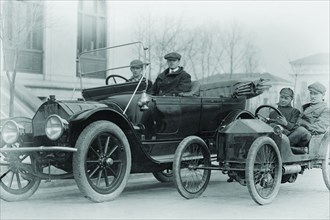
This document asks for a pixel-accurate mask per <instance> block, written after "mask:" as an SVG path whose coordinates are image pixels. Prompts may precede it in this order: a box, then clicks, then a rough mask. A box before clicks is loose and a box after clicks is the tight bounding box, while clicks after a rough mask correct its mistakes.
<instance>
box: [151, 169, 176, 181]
mask: <svg viewBox="0 0 330 220" xmlns="http://www.w3.org/2000/svg"><path fill="white" fill-rule="evenodd" d="M152 175H154V177H155V178H156V179H157V180H158V181H159V182H161V183H169V182H172V181H173V171H172V172H171V173H170V174H167V173H164V171H157V172H153V173H152Z"/></svg>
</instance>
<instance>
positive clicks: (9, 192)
mask: <svg viewBox="0 0 330 220" xmlns="http://www.w3.org/2000/svg"><path fill="white" fill-rule="evenodd" d="M13 146H15V145H13ZM6 147H8V146H7V145H5V146H4V148H6ZM10 147H12V146H10ZM36 169H37V163H36V160H35V159H34V156H33V154H23V155H19V154H15V153H1V154H0V186H1V187H0V198H1V199H3V200H5V201H8V202H13V201H21V200H26V199H28V198H29V197H31V196H32V195H33V194H34V193H35V192H36V190H37V189H38V187H39V185H40V181H41V180H40V178H38V177H36V176H34V175H33V173H34V172H35V171H36Z"/></svg>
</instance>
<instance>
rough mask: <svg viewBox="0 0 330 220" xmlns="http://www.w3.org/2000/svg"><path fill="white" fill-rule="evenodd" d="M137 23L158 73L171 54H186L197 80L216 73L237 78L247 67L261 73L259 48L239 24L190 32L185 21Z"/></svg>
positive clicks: (144, 19) (184, 61) (145, 19)
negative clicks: (233, 75) (165, 58)
mask: <svg viewBox="0 0 330 220" xmlns="http://www.w3.org/2000/svg"><path fill="white" fill-rule="evenodd" d="M137 20H138V22H137V23H138V25H137V29H136V34H135V36H138V37H139V40H141V41H143V42H147V44H148V47H149V52H150V56H149V58H150V61H152V62H151V63H152V68H150V69H152V71H154V72H157V73H160V72H161V71H162V70H163V69H164V66H165V64H166V63H165V61H164V58H163V57H164V54H166V53H167V52H170V51H178V52H180V53H182V55H183V57H182V60H181V63H182V64H183V65H184V66H186V70H187V71H188V72H189V73H190V74H191V75H192V76H194V77H195V78H196V80H202V81H203V80H204V78H208V77H210V76H212V75H214V74H216V73H230V74H233V73H234V72H236V71H238V70H243V68H244V67H245V69H246V71H249V72H253V71H255V70H256V69H257V66H258V62H257V53H258V51H257V48H256V46H255V45H254V44H253V41H252V40H251V39H250V38H247V37H246V36H245V35H244V32H243V29H242V28H241V26H240V25H239V24H238V23H231V24H230V25H229V27H227V28H221V27H222V26H221V25H219V24H216V25H208V26H202V27H194V28H192V29H190V30H188V29H186V28H183V25H182V22H181V20H175V19H173V18H172V19H167V18H166V17H165V18H163V19H160V18H157V19H152V18H151V17H150V15H149V16H147V17H141V18H140V19H137ZM155 20H157V23H156V22H153V21H155ZM157 25H158V26H157ZM150 75H151V74H150Z"/></svg>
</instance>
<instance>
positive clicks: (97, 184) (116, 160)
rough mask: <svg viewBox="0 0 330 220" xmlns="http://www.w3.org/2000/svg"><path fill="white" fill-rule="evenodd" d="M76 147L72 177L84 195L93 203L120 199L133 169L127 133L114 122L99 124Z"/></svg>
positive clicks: (82, 137)
mask: <svg viewBox="0 0 330 220" xmlns="http://www.w3.org/2000/svg"><path fill="white" fill-rule="evenodd" d="M76 148H77V150H78V151H77V152H76V153H75V154H74V155H73V175H74V178H75V180H76V182H77V185H78V187H79V189H80V191H81V192H82V193H83V194H84V196H85V197H87V198H88V199H90V200H92V201H94V202H104V201H108V200H113V199H115V198H116V197H117V196H119V194H120V193H121V192H122V191H123V190H124V188H125V186H126V183H127V180H128V176H129V174H130V170H131V151H130V147H129V143H128V140H127V138H126V136H125V134H124V132H123V131H122V130H121V129H120V128H119V127H118V126H117V125H115V124H114V123H112V122H109V121H97V122H94V123H92V124H90V125H89V126H87V127H86V128H85V129H84V130H83V132H82V133H81V134H80V136H79V138H78V140H77V143H76Z"/></svg>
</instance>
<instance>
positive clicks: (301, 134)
mask: <svg viewBox="0 0 330 220" xmlns="http://www.w3.org/2000/svg"><path fill="white" fill-rule="evenodd" d="M308 90H309V94H310V103H307V104H305V105H303V106H302V110H303V112H302V113H301V114H300V116H299V118H298V121H297V125H298V126H299V127H298V128H297V129H295V130H294V132H292V133H291V134H290V135H289V140H290V143H291V145H294V146H299V147H304V146H307V145H308V143H309V141H310V139H311V137H312V135H315V134H323V133H325V132H326V131H327V130H328V129H329V124H330V122H329V121H330V118H329V117H330V109H329V107H328V105H327V104H326V103H325V102H324V99H323V98H324V95H325V92H326V90H327V89H326V87H325V86H324V85H322V84H321V83H319V82H315V83H313V84H311V85H309V86H308Z"/></svg>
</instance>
